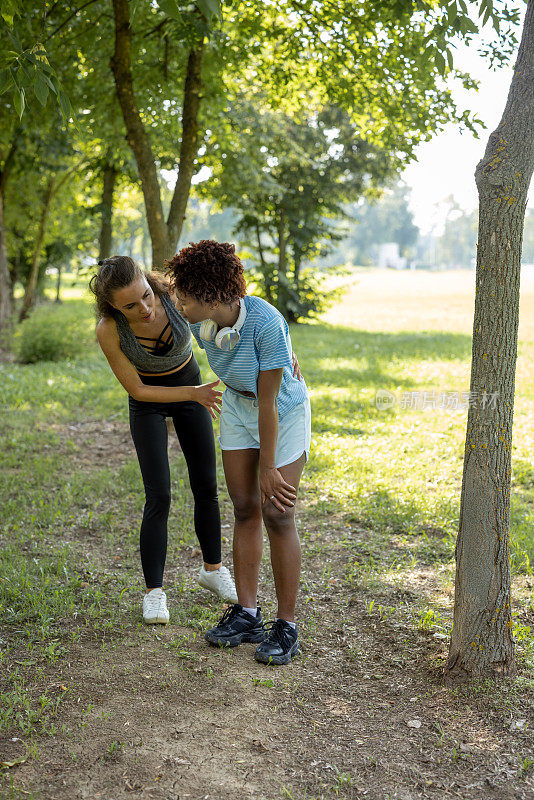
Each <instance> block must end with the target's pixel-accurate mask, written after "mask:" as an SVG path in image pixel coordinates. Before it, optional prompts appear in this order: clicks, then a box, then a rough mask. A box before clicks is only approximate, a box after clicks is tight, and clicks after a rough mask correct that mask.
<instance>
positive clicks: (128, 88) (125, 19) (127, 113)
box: [110, 0, 171, 268]
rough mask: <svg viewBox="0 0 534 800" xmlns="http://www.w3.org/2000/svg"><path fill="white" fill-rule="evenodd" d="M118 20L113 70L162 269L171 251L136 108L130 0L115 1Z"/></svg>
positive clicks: (153, 167)
mask: <svg viewBox="0 0 534 800" xmlns="http://www.w3.org/2000/svg"><path fill="white" fill-rule="evenodd" d="M113 12H114V16H115V52H114V53H113V57H112V58H111V62H110V64H111V70H112V72H113V77H114V80H115V88H116V90H117V98H118V101H119V105H120V107H121V111H122V116H123V119H124V124H125V126H126V139H127V141H128V144H129V146H130V147H131V149H132V152H133V154H134V157H135V160H136V163H137V169H138V171H139V177H140V178H141V188H142V190H143V197H144V201H145V210H146V218H147V223H148V229H149V232H150V239H151V241H152V266H153V267H154V268H161V267H162V266H163V259H165V258H167V257H169V255H170V251H171V247H170V244H169V236H168V232H167V225H166V223H165V220H164V218H163V206H162V203H161V193H160V187H159V183H158V174H157V170H156V162H155V160H154V155H153V153H152V147H151V146H150V140H149V138H148V135H147V132H146V131H145V128H144V125H143V121H142V119H141V116H140V114H139V109H138V108H137V103H136V100H135V94H134V89H133V78H132V68H131V36H132V31H131V27H130V9H129V5H128V0H113Z"/></svg>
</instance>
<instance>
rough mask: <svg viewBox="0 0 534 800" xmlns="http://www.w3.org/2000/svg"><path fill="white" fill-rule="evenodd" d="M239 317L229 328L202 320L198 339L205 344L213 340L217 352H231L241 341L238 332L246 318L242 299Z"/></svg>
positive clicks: (213, 321) (211, 320) (209, 320)
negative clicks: (217, 349)
mask: <svg viewBox="0 0 534 800" xmlns="http://www.w3.org/2000/svg"><path fill="white" fill-rule="evenodd" d="M239 306H240V309H239V316H238V318H237V322H236V324H235V325H234V326H233V327H231V328H221V330H219V326H218V325H217V323H216V322H215V320H213V319H203V320H202V322H201V323H200V332H199V333H200V338H201V339H203V340H204V341H205V342H213V341H214V340H215V344H216V346H217V347H218V348H219V350H224V351H226V352H227V351H228V350H233V349H234V347H235V346H236V344H237V343H238V342H239V340H240V339H241V335H240V333H239V331H240V330H241V328H242V327H243V324H244V322H245V318H246V316H247V309H246V308H245V301H244V300H243V298H242V297H240V298H239Z"/></svg>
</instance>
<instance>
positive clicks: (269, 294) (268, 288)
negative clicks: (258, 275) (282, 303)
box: [255, 220, 273, 303]
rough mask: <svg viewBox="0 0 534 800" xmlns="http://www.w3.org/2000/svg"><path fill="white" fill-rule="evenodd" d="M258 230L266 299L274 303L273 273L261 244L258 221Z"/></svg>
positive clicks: (257, 240) (257, 238)
mask: <svg viewBox="0 0 534 800" xmlns="http://www.w3.org/2000/svg"><path fill="white" fill-rule="evenodd" d="M255 230H256V242H257V244H258V255H259V257H260V265H261V272H262V275H263V284H264V287H265V297H266V298H267V301H268V302H269V303H272V302H273V280H272V272H271V269H270V268H269V265H268V264H267V262H266V261H265V254H264V252H263V245H262V243H261V231H260V226H259V223H258V220H256V225H255Z"/></svg>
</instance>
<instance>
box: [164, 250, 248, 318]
mask: <svg viewBox="0 0 534 800" xmlns="http://www.w3.org/2000/svg"><path fill="white" fill-rule="evenodd" d="M165 264H166V266H167V275H169V276H170V278H171V282H172V284H173V286H174V287H175V288H176V289H177V290H178V291H179V292H183V293H184V294H189V295H192V296H193V297H194V298H196V299H197V300H200V301H203V302H204V303H231V302H232V301H234V300H237V299H238V298H239V297H244V296H245V295H246V293H247V285H246V283H245V276H244V274H243V264H242V263H241V261H240V259H239V258H238V256H236V254H235V245H233V244H230V242H214V241H213V240H212V239H202V240H201V241H200V242H198V243H197V244H193V243H191V244H190V245H189V247H184V248H182V250H180V252H178V253H176V255H175V256H173V258H171V259H170V261H166V262H165Z"/></svg>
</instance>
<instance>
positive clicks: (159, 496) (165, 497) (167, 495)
mask: <svg viewBox="0 0 534 800" xmlns="http://www.w3.org/2000/svg"><path fill="white" fill-rule="evenodd" d="M145 497H146V507H147V510H149V511H151V512H152V513H160V514H161V513H166V514H168V513H169V509H170V507H171V487H170V486H168V487H167V486H159V487H158V488H155V489H151V488H149V487H145Z"/></svg>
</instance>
